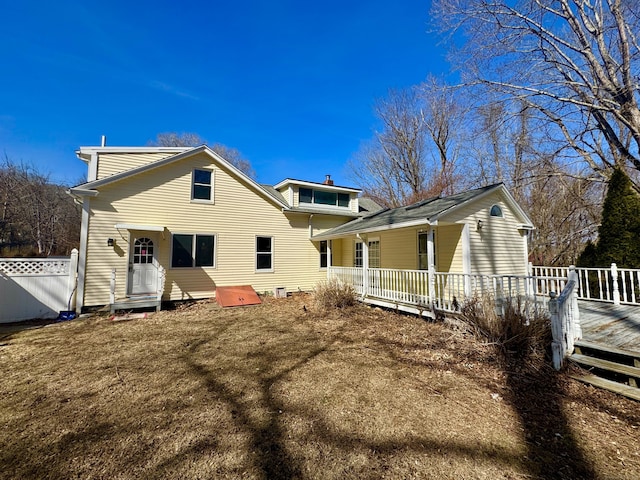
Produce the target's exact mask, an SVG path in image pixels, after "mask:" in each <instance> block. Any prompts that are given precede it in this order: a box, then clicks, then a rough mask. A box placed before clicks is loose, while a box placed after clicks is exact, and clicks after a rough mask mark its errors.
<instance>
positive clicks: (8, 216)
mask: <svg viewBox="0 0 640 480" xmlns="http://www.w3.org/2000/svg"><path fill="white" fill-rule="evenodd" d="M65 190H66V189H65V187H64V186H61V185H56V184H53V183H51V182H50V181H49V178H48V176H47V175H44V174H42V173H40V172H38V171H37V170H36V169H35V168H34V167H31V166H29V165H26V164H24V163H15V162H13V161H11V160H10V159H9V158H8V157H7V156H6V155H5V158H4V161H3V163H2V165H0V200H1V201H2V212H1V217H0V218H1V220H0V249H1V250H2V255H8V256H13V255H24V254H26V255H33V254H35V255H41V256H49V255H61V254H64V255H68V254H69V253H70V252H71V249H73V248H75V247H77V246H78V242H79V239H80V209H79V207H78V206H77V205H76V204H75V203H74V201H73V199H72V198H71V197H70V196H68V195H67V194H66V193H65Z"/></svg>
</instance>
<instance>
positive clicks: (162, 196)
mask: <svg viewBox="0 0 640 480" xmlns="http://www.w3.org/2000/svg"><path fill="white" fill-rule="evenodd" d="M77 155H78V157H79V158H80V159H81V160H83V161H85V162H86V163H87V165H88V172H89V173H88V180H89V181H88V182H87V183H84V184H82V185H78V186H76V187H74V188H71V189H70V193H71V194H72V195H74V196H75V197H76V198H78V199H79V201H81V202H82V207H83V208H82V230H81V240H80V259H79V267H78V291H77V309H78V310H81V309H82V308H83V307H91V306H99V305H108V304H109V305H112V307H113V308H125V307H126V306H127V305H128V306H134V304H135V305H136V306H157V307H159V302H160V300H161V299H164V300H185V299H197V298H206V297H211V296H213V295H214V294H215V291H216V287H218V286H230V285H252V286H253V287H254V289H255V290H256V291H258V292H273V291H274V289H278V291H279V292H282V291H298V290H311V289H312V288H313V286H314V285H315V284H316V283H317V282H318V281H319V280H322V279H325V278H326V277H327V249H326V246H327V242H313V241H311V237H312V236H313V235H315V234H318V233H321V232H323V231H325V230H328V229H330V228H333V227H335V226H338V225H341V224H344V223H345V222H348V221H350V220H353V219H354V218H357V217H359V216H360V215H361V213H360V211H361V207H360V205H359V199H358V194H359V193H360V191H359V190H358V189H355V188H348V187H340V186H336V185H333V182H332V181H331V179H330V178H329V177H327V178H326V179H325V181H324V182H322V183H316V182H307V181H299V180H292V179H287V180H284V181H282V182H280V183H279V184H278V185H275V186H273V187H272V186H264V185H260V184H258V183H256V182H255V181H254V180H252V179H251V178H249V177H248V176H246V175H245V174H244V173H242V172H241V171H239V170H238V169H237V168H235V167H234V166H233V165H231V164H230V163H229V162H227V161H226V160H225V159H224V158H222V157H221V156H220V155H218V154H217V153H216V152H214V151H213V150H211V149H210V148H209V147H207V146H206V145H203V146H200V147H196V148H182V147H179V148H178V147H175V148H164V147H106V146H105V147H82V148H80V150H79V151H78V152H77ZM283 289H284V290H283Z"/></svg>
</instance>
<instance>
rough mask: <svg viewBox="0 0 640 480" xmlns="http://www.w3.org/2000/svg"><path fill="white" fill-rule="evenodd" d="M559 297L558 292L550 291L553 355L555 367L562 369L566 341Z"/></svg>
mask: <svg viewBox="0 0 640 480" xmlns="http://www.w3.org/2000/svg"><path fill="white" fill-rule="evenodd" d="M559 310H560V308H559V305H558V297H557V294H556V292H549V314H550V316H551V335H552V337H553V341H552V342H551V354H552V357H553V368H555V369H556V370H560V369H561V368H562V363H563V361H564V353H565V346H564V345H565V342H564V334H563V328H562V323H563V322H562V314H561V312H560V311H559Z"/></svg>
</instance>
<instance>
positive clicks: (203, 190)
mask: <svg viewBox="0 0 640 480" xmlns="http://www.w3.org/2000/svg"><path fill="white" fill-rule="evenodd" d="M191 199H192V200H196V201H204V202H212V201H213V172H212V171H211V170H201V169H195V170H194V171H193V173H192V175H191Z"/></svg>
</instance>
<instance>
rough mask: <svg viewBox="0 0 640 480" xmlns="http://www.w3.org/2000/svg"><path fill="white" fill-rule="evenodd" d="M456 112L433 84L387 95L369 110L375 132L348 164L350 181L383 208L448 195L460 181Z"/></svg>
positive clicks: (448, 96)
mask: <svg viewBox="0 0 640 480" xmlns="http://www.w3.org/2000/svg"><path fill="white" fill-rule="evenodd" d="M460 112H461V109H459V108H458V104H457V103H456V101H455V97H454V96H453V94H451V92H449V91H448V90H447V89H446V87H443V86H442V85H439V84H438V83H437V82H436V81H435V80H433V81H429V82H428V83H424V84H422V85H419V86H417V87H413V88H410V89H406V90H395V91H393V90H392V91H390V92H389V95H388V96H387V97H386V98H384V99H382V100H379V101H378V102H377V104H376V108H375V113H376V116H377V118H378V120H379V121H380V124H381V128H380V129H379V131H377V132H376V133H375V136H374V138H373V139H372V140H371V141H369V142H368V143H366V144H364V145H363V146H362V147H361V149H360V150H359V151H358V152H357V154H356V155H355V156H354V158H352V159H351V161H350V162H349V164H350V169H351V171H352V172H353V176H354V177H355V180H356V182H357V183H358V184H359V185H360V186H361V187H362V188H363V190H364V192H365V193H366V194H368V195H370V196H372V197H373V198H375V199H376V200H377V201H378V203H380V204H381V205H385V206H389V207H397V206H400V205H406V204H408V203H412V202H416V201H419V200H422V199H424V198H427V197H432V196H437V195H440V194H442V193H445V194H447V193H452V192H453V190H455V189H456V187H457V186H458V185H459V183H460V179H461V177H460V176H458V175H457V171H456V168H457V159H458V145H457V143H456V138H457V126H458V125H457V124H458V122H460V115H461V113H460Z"/></svg>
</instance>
